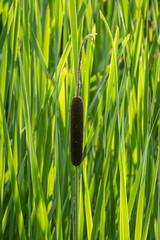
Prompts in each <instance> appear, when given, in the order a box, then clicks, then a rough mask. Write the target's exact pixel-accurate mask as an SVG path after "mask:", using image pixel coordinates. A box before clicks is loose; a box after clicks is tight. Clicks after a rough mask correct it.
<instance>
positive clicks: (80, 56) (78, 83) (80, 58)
mask: <svg viewBox="0 0 160 240" xmlns="http://www.w3.org/2000/svg"><path fill="white" fill-rule="evenodd" d="M94 35H97V33H94V34H88V35H87V36H85V38H84V39H83V42H82V45H81V48H80V52H79V58H78V82H77V97H78V96H79V90H80V71H81V61H82V49H83V46H84V43H85V41H86V40H87V38H89V37H91V36H94Z"/></svg>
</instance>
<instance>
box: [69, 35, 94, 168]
mask: <svg viewBox="0 0 160 240" xmlns="http://www.w3.org/2000/svg"><path fill="white" fill-rule="evenodd" d="M93 35H95V34H89V35H87V36H86V37H85V38H84V40H83V42H82V45H81V48H80V53H79V61H78V83H77V95H76V96H75V97H74V98H73V100H72V105H71V161H72V164H73V165H74V166H78V165H80V164H81V162H82V155H83V100H82V98H81V97H80V96H79V90H80V68H81V60H82V48H83V45H84V43H85V41H86V39H87V38H88V37H90V36H93Z"/></svg>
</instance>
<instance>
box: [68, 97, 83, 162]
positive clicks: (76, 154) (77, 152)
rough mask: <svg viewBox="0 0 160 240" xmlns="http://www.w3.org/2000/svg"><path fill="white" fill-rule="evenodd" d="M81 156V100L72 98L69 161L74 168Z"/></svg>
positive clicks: (80, 160)
mask: <svg viewBox="0 0 160 240" xmlns="http://www.w3.org/2000/svg"><path fill="white" fill-rule="evenodd" d="M82 154H83V100H82V98H81V97H79V96H78V97H77V96H76V97H74V98H73V100H72V105H71V161H72V164H73V165H74V166H78V165H80V164H81V162H82Z"/></svg>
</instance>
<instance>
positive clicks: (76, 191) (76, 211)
mask: <svg viewBox="0 0 160 240" xmlns="http://www.w3.org/2000/svg"><path fill="white" fill-rule="evenodd" d="M78 212H79V205H78V167H76V168H75V236H76V239H77V240H78V224H79V223H78V222H79V221H78Z"/></svg>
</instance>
